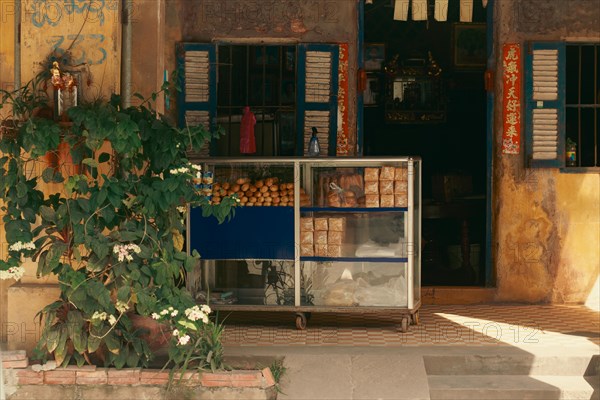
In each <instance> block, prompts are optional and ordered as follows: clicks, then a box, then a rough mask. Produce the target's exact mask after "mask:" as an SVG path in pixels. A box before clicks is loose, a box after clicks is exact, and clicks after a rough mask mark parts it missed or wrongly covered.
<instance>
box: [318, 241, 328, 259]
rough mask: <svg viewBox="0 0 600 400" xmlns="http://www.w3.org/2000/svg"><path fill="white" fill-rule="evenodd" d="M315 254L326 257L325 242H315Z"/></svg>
mask: <svg viewBox="0 0 600 400" xmlns="http://www.w3.org/2000/svg"><path fill="white" fill-rule="evenodd" d="M315 256H317V257H327V245H326V244H315Z"/></svg>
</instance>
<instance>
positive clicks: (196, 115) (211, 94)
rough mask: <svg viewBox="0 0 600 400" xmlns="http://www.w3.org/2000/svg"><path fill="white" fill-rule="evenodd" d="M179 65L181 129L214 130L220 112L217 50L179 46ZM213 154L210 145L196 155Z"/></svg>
mask: <svg viewBox="0 0 600 400" xmlns="http://www.w3.org/2000/svg"><path fill="white" fill-rule="evenodd" d="M177 63H178V65H179V79H180V85H181V88H182V90H181V91H180V92H179V97H178V104H177V109H178V114H179V117H178V118H179V126H188V125H189V126H194V125H200V124H201V125H204V126H205V127H206V128H207V129H212V128H213V121H215V116H216V112H217V102H216V90H217V89H216V83H217V70H216V64H217V63H216V48H215V46H214V45H212V44H204V43H180V44H178V46H177ZM209 153H210V143H209V142H207V143H206V145H205V146H204V147H203V148H202V150H201V151H200V152H199V154H197V156H200V157H206V156H208V155H209Z"/></svg>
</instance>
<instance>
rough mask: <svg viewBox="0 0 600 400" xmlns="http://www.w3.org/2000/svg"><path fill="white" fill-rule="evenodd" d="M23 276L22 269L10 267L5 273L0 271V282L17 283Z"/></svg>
mask: <svg viewBox="0 0 600 400" xmlns="http://www.w3.org/2000/svg"><path fill="white" fill-rule="evenodd" d="M24 274H25V268H23V267H10V268H9V269H7V270H6V271H3V270H0V280H3V281H4V280H7V279H14V280H16V281H18V280H19V279H21V278H22V277H23V275H24Z"/></svg>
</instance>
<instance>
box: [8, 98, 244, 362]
mask: <svg viewBox="0 0 600 400" xmlns="http://www.w3.org/2000/svg"><path fill="white" fill-rule="evenodd" d="M162 90H168V88H167V87H164V88H163V89H162ZM151 98H152V99H154V98H156V94H153V95H152V97H151ZM4 100H8V101H7V104H9V103H10V99H9V98H7V99H4ZM4 100H3V101H4ZM120 103H121V102H120V99H119V97H118V96H113V97H112V98H111V99H110V101H97V102H94V103H93V104H86V105H78V106H75V107H72V108H71V109H69V111H68V116H69V118H70V121H71V122H70V123H69V124H67V125H65V124H64V123H59V122H55V121H53V120H49V119H43V118H40V117H36V116H34V115H33V114H31V115H29V118H28V119H26V120H23V121H22V122H21V123H20V125H19V134H18V135H17V136H16V137H14V138H4V139H2V140H1V141H0V151H1V152H2V154H1V155H2V157H1V158H0V199H1V200H2V203H3V207H2V209H3V211H4V212H5V215H4V217H3V220H4V229H5V231H6V239H7V242H8V244H9V254H8V258H7V259H6V260H1V261H0V274H1V275H0V277H1V278H2V279H7V278H15V279H18V278H19V277H20V275H22V272H23V269H22V268H23V267H22V266H21V265H22V262H23V260H24V258H28V257H31V258H32V259H33V260H34V261H36V262H37V265H38V268H37V275H38V276H46V275H51V274H52V275H56V276H57V277H58V280H59V284H60V289H61V294H60V299H59V300H57V301H56V302H54V303H52V304H50V305H48V306H46V307H45V308H44V309H43V310H42V311H41V312H40V314H39V315H40V318H42V317H43V320H44V325H43V331H42V336H41V339H40V341H39V344H38V347H37V351H38V353H39V356H40V357H42V358H44V357H47V356H48V355H49V354H52V355H53V356H54V358H55V359H56V361H57V363H58V364H60V365H66V364H68V363H70V362H71V361H75V362H76V363H77V364H78V365H82V364H83V363H86V362H88V363H102V364H104V365H105V366H111V365H114V366H116V367H123V366H130V367H134V366H145V365H147V362H148V361H149V359H150V357H151V352H150V350H149V348H148V346H147V344H146V343H145V341H144V340H142V339H141V338H140V334H141V333H142V332H141V331H140V330H139V329H136V327H135V326H134V324H133V323H132V321H131V318H130V317H129V315H130V313H132V312H134V313H138V314H140V315H145V316H148V315H150V313H151V312H152V311H154V310H155V307H156V304H175V303H176V302H182V301H185V302H187V301H191V296H190V295H189V293H187V292H186V290H185V288H183V284H182V283H183V280H184V278H185V272H186V271H187V270H190V269H191V268H193V267H194V266H196V265H197V262H198V258H199V255H198V254H197V252H193V253H192V254H191V255H190V254H188V253H187V252H185V251H184V249H183V237H184V235H183V232H184V229H185V226H184V223H183V221H182V211H185V208H186V206H187V205H192V206H198V207H202V210H203V215H205V216H210V215H214V216H215V217H217V218H218V219H219V221H224V220H225V219H226V218H228V217H231V216H232V211H233V210H232V208H233V207H234V206H236V204H237V202H238V201H239V200H238V199H237V198H236V197H235V196H232V197H227V198H225V199H223V201H222V202H221V203H220V204H218V205H214V204H211V203H210V201H209V200H208V199H207V198H206V197H204V196H203V195H202V194H201V193H200V191H199V189H198V188H197V186H196V185H195V183H194V181H195V180H196V179H197V178H198V177H199V176H200V174H201V171H200V167H199V166H195V165H193V164H191V163H189V162H188V161H187V153H188V151H197V150H199V149H200V148H201V147H202V146H203V145H204V143H205V141H206V140H208V139H210V138H211V137H212V136H213V135H215V133H211V132H209V131H208V130H206V129H205V128H204V127H202V126H196V127H186V128H181V129H179V128H177V127H175V126H174V125H173V124H171V123H170V122H169V121H168V119H167V118H166V117H164V116H160V115H157V113H156V111H155V110H154V109H153V108H152V107H151V105H150V104H151V103H150V101H149V100H144V101H143V102H142V103H141V104H140V105H138V106H135V107H129V108H122V107H121V106H120ZM30 107H32V108H33V107H35V106H34V104H30ZM59 143H63V144H67V145H68V146H69V148H70V156H71V159H72V162H73V163H74V164H78V165H80V166H81V167H82V168H81V169H80V170H79V171H78V170H75V171H76V173H72V174H71V175H68V174H67V173H66V168H65V167H66V166H65V165H64V164H60V165H59V166H58V167H55V166H51V167H47V168H38V167H34V166H33V165H34V164H35V163H40V161H39V160H38V157H40V156H42V155H44V154H46V153H48V152H58V146H59ZM36 171H40V172H39V173H37V172H36ZM42 182H44V183H45V184H46V188H45V189H44V191H43V190H42ZM54 187H58V188H59V190H57V191H56V192H55V193H48V192H49V191H50V190H49V188H54ZM178 304H179V303H178Z"/></svg>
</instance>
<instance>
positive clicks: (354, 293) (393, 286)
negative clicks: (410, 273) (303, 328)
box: [301, 262, 408, 307]
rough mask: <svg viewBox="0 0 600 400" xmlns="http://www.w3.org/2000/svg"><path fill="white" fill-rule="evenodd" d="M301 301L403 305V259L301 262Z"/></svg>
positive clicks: (405, 300) (388, 305) (328, 303)
mask: <svg viewBox="0 0 600 400" xmlns="http://www.w3.org/2000/svg"><path fill="white" fill-rule="evenodd" d="M301 268H302V269H301V275H302V276H303V286H302V290H301V293H302V295H303V298H302V305H314V306H326V307H355V306H359V307H361V306H362V307H392V306H393V307H407V305H408V298H407V294H408V290H407V288H408V287H407V282H406V264H405V263H367V262H303V263H302V267H301Z"/></svg>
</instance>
